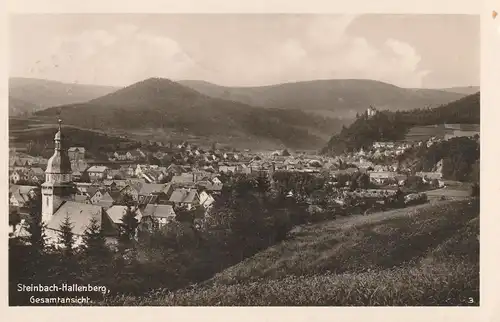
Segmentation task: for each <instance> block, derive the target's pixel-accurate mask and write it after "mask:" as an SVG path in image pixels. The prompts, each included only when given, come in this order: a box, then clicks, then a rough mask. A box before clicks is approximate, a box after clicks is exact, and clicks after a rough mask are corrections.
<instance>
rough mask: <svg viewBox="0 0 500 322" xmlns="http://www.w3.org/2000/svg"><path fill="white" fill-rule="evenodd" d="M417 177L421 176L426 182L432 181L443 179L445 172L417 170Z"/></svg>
mask: <svg viewBox="0 0 500 322" xmlns="http://www.w3.org/2000/svg"><path fill="white" fill-rule="evenodd" d="M415 175H416V176H417V177H421V178H422V180H423V181H424V182H431V181H433V180H442V179H443V174H442V173H441V172H437V171H436V172H417V173H415Z"/></svg>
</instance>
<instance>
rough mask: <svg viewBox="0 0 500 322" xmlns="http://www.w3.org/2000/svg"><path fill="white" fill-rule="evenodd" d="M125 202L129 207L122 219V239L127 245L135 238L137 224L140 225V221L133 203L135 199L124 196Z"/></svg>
mask: <svg viewBox="0 0 500 322" xmlns="http://www.w3.org/2000/svg"><path fill="white" fill-rule="evenodd" d="M124 203H125V205H126V206H127V208H126V210H125V214H123V217H122V219H121V221H122V226H121V228H122V229H121V230H122V231H121V235H120V239H121V241H122V242H123V243H124V244H125V245H127V244H129V243H130V242H131V241H132V239H133V238H134V236H135V232H136V229H137V226H139V222H138V221H137V219H136V218H135V216H136V212H135V205H133V201H131V200H130V199H129V198H124ZM133 208H134V209H133Z"/></svg>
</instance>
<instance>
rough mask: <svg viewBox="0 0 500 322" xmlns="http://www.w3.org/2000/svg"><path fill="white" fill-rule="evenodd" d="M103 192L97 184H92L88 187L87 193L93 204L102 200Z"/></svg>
mask: <svg viewBox="0 0 500 322" xmlns="http://www.w3.org/2000/svg"><path fill="white" fill-rule="evenodd" d="M103 194H104V192H103V191H101V189H100V188H99V187H97V186H91V187H89V188H87V195H88V196H89V199H90V202H91V203H92V204H96V203H98V202H99V201H100V200H101V198H102V196H103Z"/></svg>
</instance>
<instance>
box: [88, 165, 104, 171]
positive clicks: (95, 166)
mask: <svg viewBox="0 0 500 322" xmlns="http://www.w3.org/2000/svg"><path fill="white" fill-rule="evenodd" d="M107 169H108V167H106V166H103V165H94V166H91V167H90V168H88V170H87V172H104V171H106V170H107Z"/></svg>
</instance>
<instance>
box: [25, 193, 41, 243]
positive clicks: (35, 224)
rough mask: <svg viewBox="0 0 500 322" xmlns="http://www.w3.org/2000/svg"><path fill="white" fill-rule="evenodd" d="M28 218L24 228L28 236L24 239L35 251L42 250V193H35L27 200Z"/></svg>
mask: <svg viewBox="0 0 500 322" xmlns="http://www.w3.org/2000/svg"><path fill="white" fill-rule="evenodd" d="M27 204H28V209H29V219H28V220H27V223H28V226H27V228H26V230H27V232H28V237H27V238H26V241H27V243H28V244H30V245H31V247H32V248H33V249H34V250H35V251H37V252H43V250H44V248H45V239H46V236H45V225H44V223H43V221H42V195H41V194H40V193H36V194H35V195H34V196H33V197H30V199H29V200H28V203H27Z"/></svg>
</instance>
